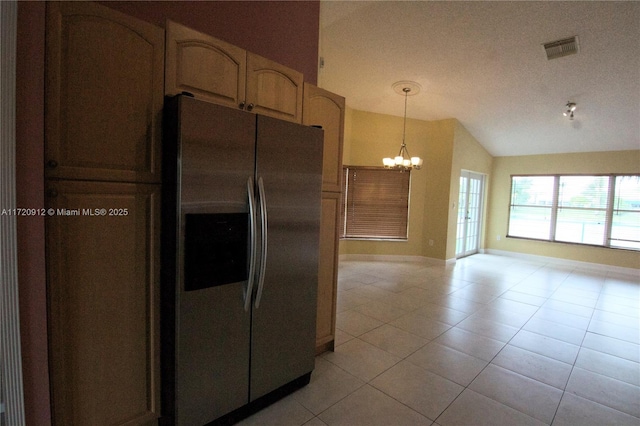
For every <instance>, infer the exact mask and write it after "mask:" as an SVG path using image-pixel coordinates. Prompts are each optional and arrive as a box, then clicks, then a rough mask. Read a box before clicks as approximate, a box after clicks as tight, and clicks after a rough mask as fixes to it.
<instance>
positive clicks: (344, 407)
mask: <svg viewBox="0 0 640 426" xmlns="http://www.w3.org/2000/svg"><path fill="white" fill-rule="evenodd" d="M318 417H319V418H320V420H322V421H323V422H325V423H326V424H328V425H331V426H360V425H361V426H389V425H394V426H413V425H415V426H418V425H425V426H429V425H431V424H432V422H431V420H429V419H428V418H426V417H424V416H423V415H421V414H419V413H417V412H416V411H414V410H412V409H410V408H409V407H407V406H406V405H403V404H401V403H400V402H398V401H396V400H395V399H393V398H391V397H389V396H387V395H385V394H384V393H382V392H380V391H379V390H377V389H375V388H373V387H371V386H369V385H365V386H363V387H361V388H360V389H358V390H357V391H356V392H354V393H352V394H351V395H349V396H348V397H346V398H345V399H343V400H342V401H340V402H339V403H337V404H335V405H334V406H333V407H331V408H329V409H328V410H326V411H325V412H323V413H322V414H320V415H319V416H318Z"/></svg>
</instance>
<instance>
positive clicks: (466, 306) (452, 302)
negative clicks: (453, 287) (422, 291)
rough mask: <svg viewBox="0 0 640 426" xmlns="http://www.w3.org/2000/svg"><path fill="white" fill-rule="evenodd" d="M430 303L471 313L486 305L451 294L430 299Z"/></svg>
mask: <svg viewBox="0 0 640 426" xmlns="http://www.w3.org/2000/svg"><path fill="white" fill-rule="evenodd" d="M431 303H434V304H436V305H440V306H444V307H447V308H450V309H454V310H456V311H461V312H465V313H467V314H472V313H474V312H477V311H479V310H480V309H482V308H484V307H485V306H487V305H486V304H485V303H478V302H474V301H473V300H468V299H463V298H461V297H455V296H453V294H448V295H446V296H441V297H435V298H433V299H431Z"/></svg>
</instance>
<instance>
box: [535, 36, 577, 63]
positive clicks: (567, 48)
mask: <svg viewBox="0 0 640 426" xmlns="http://www.w3.org/2000/svg"><path fill="white" fill-rule="evenodd" d="M543 46H544V51H545V52H546V54H547V59H555V58H561V57H563V56H567V55H573V54H575V53H578V37H576V36H574V37H570V38H565V39H562V40H557V41H552V42H550V43H545V44H543Z"/></svg>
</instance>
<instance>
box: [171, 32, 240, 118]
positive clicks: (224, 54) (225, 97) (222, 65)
mask: <svg viewBox="0 0 640 426" xmlns="http://www.w3.org/2000/svg"><path fill="white" fill-rule="evenodd" d="M166 30H167V32H166V44H167V59H166V63H165V94H166V95H171V96H172V95H177V94H180V93H182V92H189V93H192V94H193V95H195V96H196V97H197V98H198V99H204V100H207V101H211V102H214V103H216V104H220V105H227V106H231V107H238V106H239V105H240V103H241V102H243V101H244V100H245V79H246V77H245V76H246V73H247V54H246V51H245V50H244V49H241V48H239V47H237V46H234V45H232V44H229V43H226V42H224V41H222V40H218V39H217V38H214V37H211V36H208V35H206V34H203V33H201V32H198V31H196V30H192V29H191V28H187V27H185V26H183V25H180V24H177V23H175V22H173V21H167V28H166Z"/></svg>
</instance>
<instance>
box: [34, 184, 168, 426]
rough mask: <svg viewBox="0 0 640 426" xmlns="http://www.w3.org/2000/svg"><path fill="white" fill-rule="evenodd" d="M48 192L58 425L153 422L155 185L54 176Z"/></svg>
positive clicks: (155, 398)
mask: <svg viewBox="0 0 640 426" xmlns="http://www.w3.org/2000/svg"><path fill="white" fill-rule="evenodd" d="M47 194H48V196H47V200H46V201H47V208H48V209H49V210H48V217H47V219H46V242H47V266H48V277H47V284H48V297H49V333H50V336H49V337H50V338H49V344H50V366H51V385H52V403H53V404H52V405H53V417H54V423H55V424H56V425H65V426H66V425H69V426H71V425H78V426H80V425H93V426H99V425H121V424H127V425H133V424H135V425H140V424H149V423H152V422H155V421H156V419H157V418H158V417H159V414H160V407H159V390H160V389H159V371H160V366H159V317H158V308H159V294H158V292H159V276H158V275H159V234H160V230H159V219H160V216H159V208H160V204H159V201H160V199H159V198H160V187H159V185H149V184H131V183H111V182H76V181H55V180H50V181H49V182H47ZM101 209H102V210H101Z"/></svg>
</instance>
